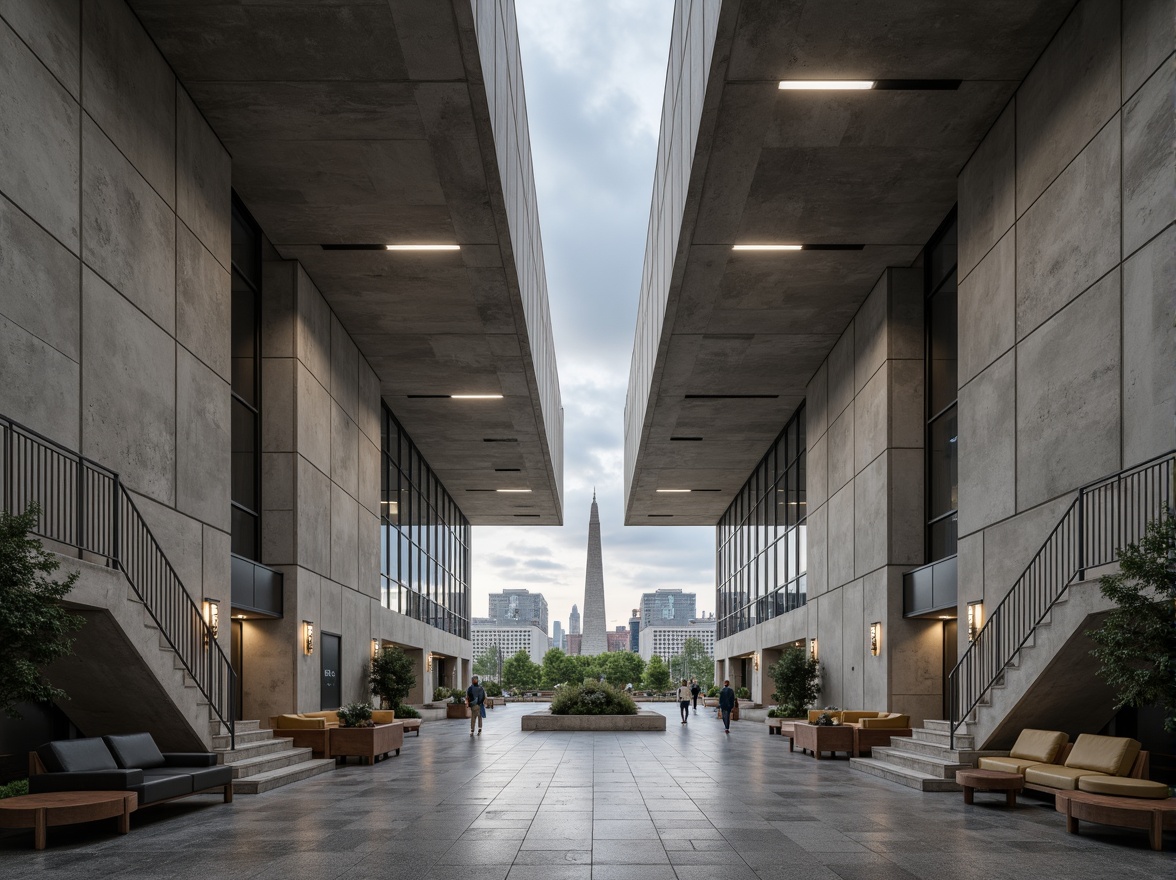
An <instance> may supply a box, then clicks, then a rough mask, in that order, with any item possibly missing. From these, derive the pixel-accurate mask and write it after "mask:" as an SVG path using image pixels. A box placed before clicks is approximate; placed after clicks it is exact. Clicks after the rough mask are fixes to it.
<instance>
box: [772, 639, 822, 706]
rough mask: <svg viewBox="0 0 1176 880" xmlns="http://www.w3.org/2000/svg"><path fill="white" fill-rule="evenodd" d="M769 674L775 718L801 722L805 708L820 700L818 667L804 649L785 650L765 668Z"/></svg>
mask: <svg viewBox="0 0 1176 880" xmlns="http://www.w3.org/2000/svg"><path fill="white" fill-rule="evenodd" d="M768 674H769V675H770V676H771V677H772V681H773V682H774V683H775V685H776V692H775V693H774V694H772V699H774V700H775V701H776V704H777V705H776V708H777V711H778V712H782V713H783V714H778V715H777V716H776V717H777V718H793V719H796V720H799V721H803V720H804V719H805V718H806V717H807V710H808V707H809V706H811V705H812V704H813V701H814V700H816V699H817V697H818V696H820V693H821V682H820V665H819V664H818V663H817V661H816V659H814V658H813V657H810V656H809V655H808V653H807V652H806V651H805V650H804V648H800V647H793V648H788V649H787V650H785V651H784V653H783V654H781V655H780V662H778V663H775V664H773V665H772V666H770V667H768Z"/></svg>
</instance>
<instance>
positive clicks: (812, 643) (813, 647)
mask: <svg viewBox="0 0 1176 880" xmlns="http://www.w3.org/2000/svg"><path fill="white" fill-rule="evenodd" d="M809 656H810V657H812V658H813V659H814V660H816V659H817V640H816V639H809Z"/></svg>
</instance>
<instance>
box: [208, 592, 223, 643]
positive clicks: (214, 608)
mask: <svg viewBox="0 0 1176 880" xmlns="http://www.w3.org/2000/svg"><path fill="white" fill-rule="evenodd" d="M204 623H205V624H206V625H207V626H208V633H207V634H206V637H211V639H212V640H213V641H214V642H215V641H216V640H217V639H218V638H219V637H220V599H205V600H204Z"/></svg>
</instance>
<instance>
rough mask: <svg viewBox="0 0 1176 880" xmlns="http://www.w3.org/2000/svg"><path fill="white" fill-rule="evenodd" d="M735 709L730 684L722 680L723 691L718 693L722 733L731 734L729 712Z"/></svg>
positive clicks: (733, 694) (733, 695) (733, 692)
mask: <svg viewBox="0 0 1176 880" xmlns="http://www.w3.org/2000/svg"><path fill="white" fill-rule="evenodd" d="M734 708H735V691H733V690H731V682H730V681H728V680H727V679H724V680H723V689H722V690H720V691H719V711H720V712H722V713H723V733H730V732H731V710H733V709H734Z"/></svg>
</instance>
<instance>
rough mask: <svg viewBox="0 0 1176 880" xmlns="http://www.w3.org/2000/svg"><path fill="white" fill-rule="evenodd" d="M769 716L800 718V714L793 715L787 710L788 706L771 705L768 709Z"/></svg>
mask: <svg viewBox="0 0 1176 880" xmlns="http://www.w3.org/2000/svg"><path fill="white" fill-rule="evenodd" d="M768 717H769V718H800V717H801V715H793V714H791V713H790V711H789V707H788V706H773V707H772V708H771V709H769V710H768Z"/></svg>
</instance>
